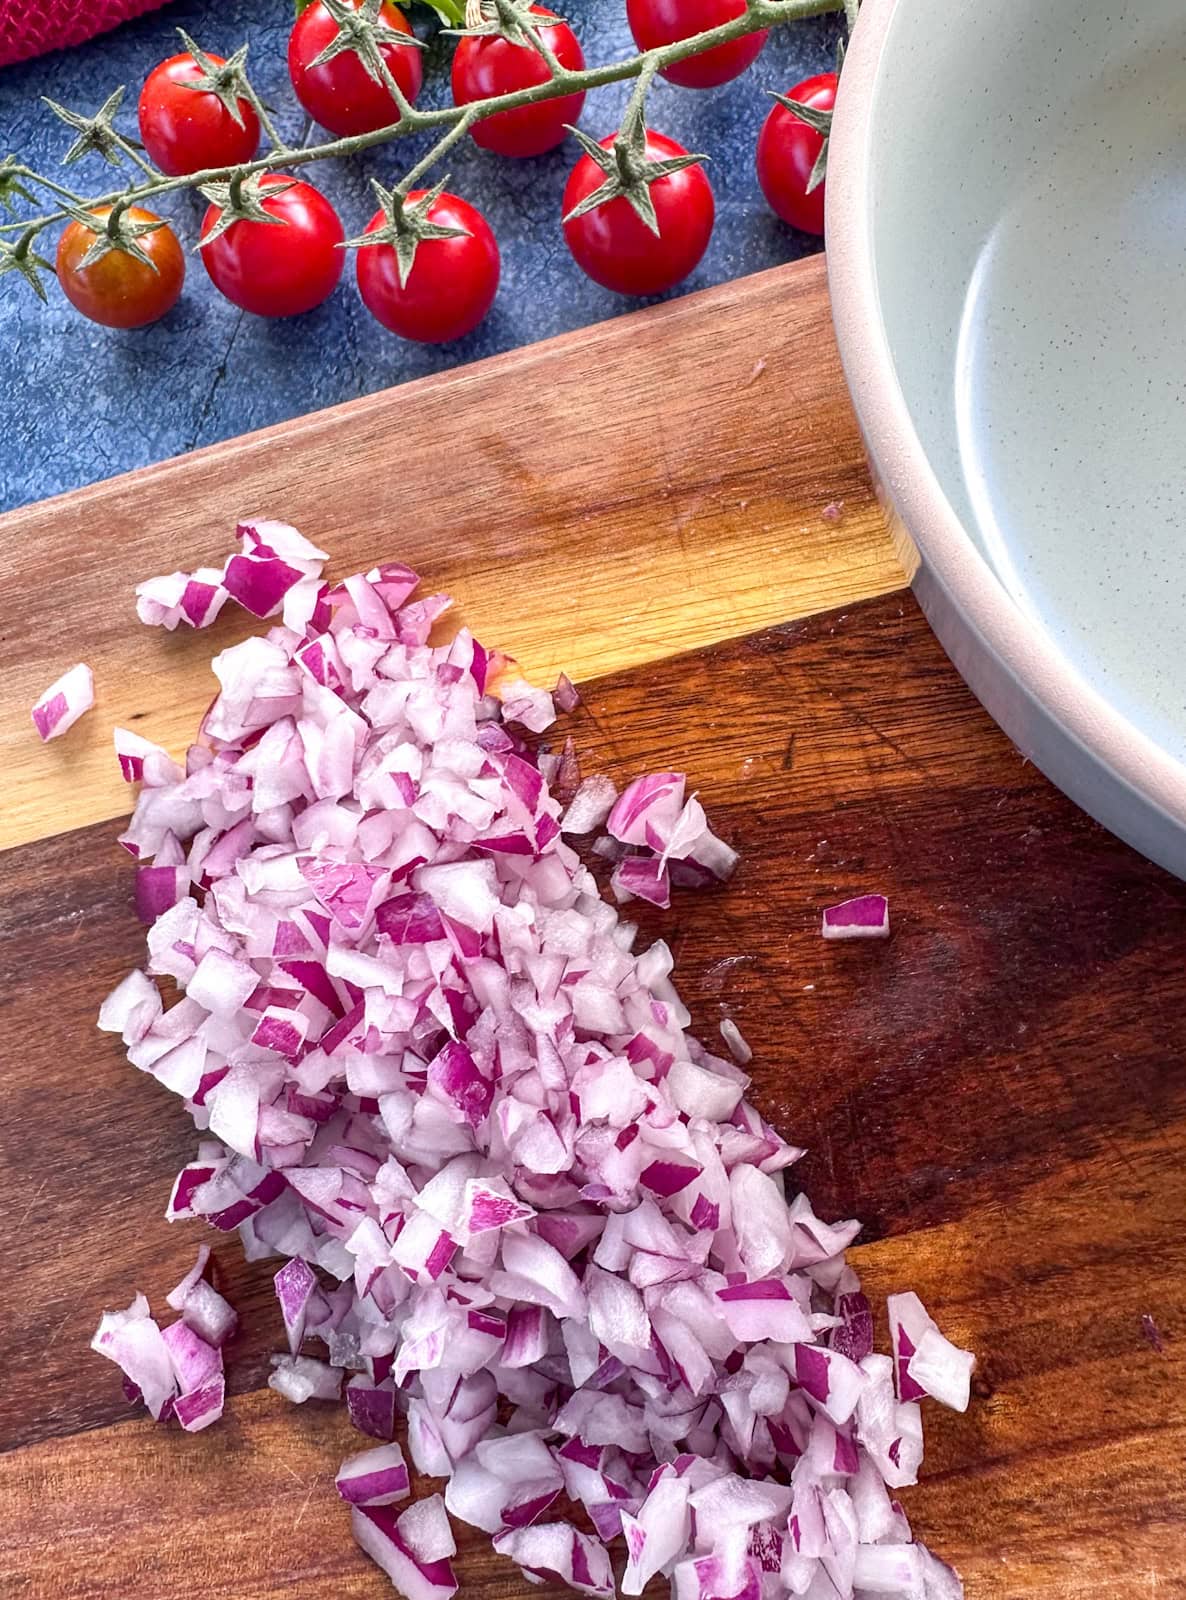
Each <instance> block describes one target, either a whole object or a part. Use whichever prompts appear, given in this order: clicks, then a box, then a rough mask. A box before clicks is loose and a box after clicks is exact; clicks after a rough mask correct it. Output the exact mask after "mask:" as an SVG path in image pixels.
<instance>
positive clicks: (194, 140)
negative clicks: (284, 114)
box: [139, 52, 259, 178]
mask: <svg viewBox="0 0 1186 1600" xmlns="http://www.w3.org/2000/svg"><path fill="white" fill-rule="evenodd" d="M210 59H211V61H213V63H214V65H215V66H216V67H221V66H223V65H224V64H225V63H224V61H223V58H222V56H211V57H210ZM200 76H201V69H200V68H199V66H198V64H197V62H196V61H195V60H194V58H193V56H191V55H190V54H189V53H188V52H187V53H186V54H185V55H180V56H170V57H169V59H168V61H162V62H161V64H160V66H159V67H154V68H153V70H152V71H151V72H150V73H149V75H148V77H147V79H146V80H145V84H144V87H143V89H141V91H140V106H139V113H140V137H141V139H143V141H144V148H145V150H146V151H147V152H148V154H149V156H150V157H151V159H152V160H153V161H154V162H155V163H156V165H157V166H158V167H159V168H160V169H161V171H162V172H164V173H167V174H168V176H169V177H171V178H178V177H181V176H182V174H184V173H187V172H201V171H202V169H203V168H204V167H233V166H237V165H238V164H239V163H240V162H242V161H250V160H251V158H252V156H253V155H254V154H255V152H256V150H257V149H258V148H259V118H258V117H257V116H256V114H255V112H254V111H253V110H252V108H251V106H250V105H249V104H248V102H247V101H246V100H243V99H240V100H239V102H238V105H239V115H240V116H241V117H242V118H243V126H242V127H240V126H239V124H238V123H237V122H236V121H235V119H234V117H232V116H231V114H230V112H229V111H228V110H227V108H226V107H225V106H224V105H223V103H222V101H221V100H220V99H219V98H218V96H217V95H216V94H211V93H210V91H209V90H208V89H187V88H186V87H185V86H186V84H187V83H191V82H192V81H193V80H194V79H195V78H197V77H200Z"/></svg>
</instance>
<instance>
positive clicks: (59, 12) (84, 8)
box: [0, 0, 164, 67]
mask: <svg viewBox="0 0 1186 1600" xmlns="http://www.w3.org/2000/svg"><path fill="white" fill-rule="evenodd" d="M163 4H164V0H0V67H6V66H8V64H9V63H10V62H12V61H25V60H27V59H28V57H29V56H38V55H41V53H42V52H43V51H45V50H62V49H64V48H65V47H66V46H67V45H72V44H82V43H83V41H84V40H86V39H93V38H94V36H95V34H97V33H104V32H105V31H106V30H107V29H108V28H114V27H116V26H117V25H118V24H119V23H121V22H126V21H127V20H128V18H129V17H142V16H143V15H144V13H145V12H146V11H155V10H156V9H157V7H158V6H161V5H163Z"/></svg>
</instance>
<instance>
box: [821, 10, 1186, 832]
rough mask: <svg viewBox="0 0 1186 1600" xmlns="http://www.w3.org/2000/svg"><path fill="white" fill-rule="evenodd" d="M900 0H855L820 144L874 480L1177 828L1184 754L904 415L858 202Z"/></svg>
mask: <svg viewBox="0 0 1186 1600" xmlns="http://www.w3.org/2000/svg"><path fill="white" fill-rule="evenodd" d="M900 3H903V0H864V3H863V5H862V6H861V10H860V15H859V20H858V22H857V26H856V28H855V30H854V32H853V36H852V41H851V43H850V45H849V48H848V51H847V53H846V56H845V61H844V71H843V74H842V78H841V84H840V89H839V92H838V94H837V99H836V109H835V115H834V120H833V124H832V133H831V138H830V140H829V145H828V178H827V194H826V238H827V269H828V286H829V290H830V293H831V299H832V318H833V322H834V325H835V329H836V338H837V343H838V345H839V348H840V356H841V361H842V363H843V366H844V372H845V378H846V380H847V383H848V388H849V393H850V395H851V396H852V401H853V405H854V407H855V409H856V412H857V417H858V420H859V422H860V425H861V431H862V433H863V434H864V437H865V441H866V445H867V448H868V451H869V455H870V458H871V461H872V464H873V467H874V472H875V475H876V476H877V478H878V479H879V489H880V491H881V492H882V493H883V494H885V495H888V497H889V499H890V500H891V502H892V504H893V506H894V508H895V509H896V510H897V512H898V514H899V516H900V517H901V519H902V521H903V523H904V524H905V527H906V529H907V531H908V533H909V535H910V537H911V539H912V540H913V541H914V542H915V544H916V545H917V548H918V554H919V556H920V558H921V562H922V566H923V567H924V568H926V569H927V570H928V571H929V573H930V575H931V576H933V577H934V579H935V580H936V581H937V583H938V585H939V587H940V588H941V589H942V590H943V591H944V593H945V596H946V598H947V599H948V601H949V602H950V604H951V606H952V607H953V608H954V610H955V611H957V612H958V613H959V615H960V618H961V619H962V625H963V626H964V628H965V630H970V631H971V632H972V633H973V634H974V635H975V638H976V643H978V644H979V646H980V648H981V649H982V650H987V651H988V652H989V653H990V654H991V655H993V656H995V657H996V658H997V664H998V666H999V667H1000V668H1002V669H1003V670H1004V672H1005V673H1007V674H1008V675H1009V676H1011V677H1012V678H1014V679H1016V680H1017V681H1018V682H1019V683H1020V684H1021V685H1022V687H1023V688H1024V689H1025V691H1026V692H1027V693H1028V695H1029V696H1030V697H1031V698H1032V699H1033V700H1034V701H1035V702H1036V703H1037V705H1038V707H1039V708H1040V709H1041V710H1042V711H1043V712H1045V714H1046V715H1047V716H1048V717H1050V718H1051V719H1052V720H1053V721H1054V722H1056V723H1057V724H1059V725H1061V727H1062V728H1063V730H1064V731H1065V732H1066V733H1067V734H1069V735H1070V736H1071V737H1072V738H1073V739H1074V740H1075V741H1076V742H1077V743H1078V744H1079V745H1080V746H1081V747H1082V748H1083V749H1084V750H1085V751H1086V752H1087V753H1088V754H1089V755H1090V756H1091V757H1092V758H1093V759H1094V760H1095V761H1096V762H1097V763H1100V764H1102V765H1103V766H1105V767H1106V768H1107V769H1108V770H1109V771H1110V772H1111V774H1112V775H1113V777H1114V778H1116V779H1117V780H1119V782H1120V783H1122V784H1124V785H1125V786H1127V787H1128V788H1129V789H1131V790H1132V791H1134V793H1135V794H1136V795H1138V796H1140V797H1141V798H1142V799H1143V800H1144V802H1145V803H1146V804H1147V805H1152V806H1153V807H1155V808H1156V809H1157V810H1158V811H1160V812H1161V813H1162V815H1163V816H1164V817H1165V819H1166V821H1167V822H1168V823H1169V824H1170V825H1171V827H1172V828H1173V829H1175V830H1176V831H1180V830H1183V829H1186V765H1183V763H1181V762H1179V761H1178V760H1177V759H1176V758H1175V757H1173V756H1171V755H1170V754H1169V753H1168V752H1167V751H1166V750H1164V749H1162V747H1161V746H1160V745H1158V744H1157V743H1156V741H1155V740H1153V739H1152V738H1151V737H1150V736H1149V735H1148V734H1146V733H1143V732H1141V730H1140V729H1138V728H1136V727H1134V726H1133V725H1132V724H1131V723H1130V722H1128V721H1127V720H1126V718H1125V717H1124V716H1123V715H1122V714H1121V713H1120V712H1119V711H1118V710H1117V709H1116V707H1115V706H1113V705H1112V704H1111V702H1110V701H1109V700H1108V699H1107V698H1106V697H1105V696H1104V695H1103V694H1102V693H1101V692H1100V691H1099V690H1097V689H1095V688H1093V686H1092V685H1091V684H1090V683H1088V682H1087V680H1086V679H1085V678H1083V677H1082V676H1081V675H1080V673H1079V672H1078V671H1077V670H1076V669H1075V668H1074V667H1073V666H1072V665H1071V663H1070V662H1069V661H1067V660H1066V658H1065V657H1064V656H1063V655H1062V654H1061V652H1060V651H1059V650H1058V649H1057V647H1056V646H1055V645H1054V644H1053V642H1052V641H1051V640H1050V639H1049V638H1048V637H1047V635H1046V634H1045V633H1044V632H1043V631H1042V630H1041V628H1040V627H1039V625H1038V624H1037V623H1035V622H1033V621H1032V620H1030V619H1029V618H1027V616H1026V615H1025V613H1024V612H1023V611H1022V610H1021V608H1020V607H1019V606H1018V605H1017V603H1016V602H1015V601H1014V600H1013V599H1012V598H1011V597H1010V595H1009V594H1008V592H1007V591H1006V589H1005V587H1004V585H1003V584H1002V583H1001V582H1000V580H999V578H998V577H997V575H996V574H995V573H994V572H993V570H992V568H991V566H990V565H989V563H988V561H987V560H986V559H985V557H984V556H982V555H981V553H980V551H979V550H978V549H977V548H976V545H975V543H974V542H973V540H972V538H971V537H970V536H969V534H968V533H967V532H966V530H965V529H964V526H963V524H962V522H961V521H960V518H959V516H958V515H957V513H956V511H955V508H954V507H953V506H952V504H951V502H950V501H949V500H948V498H947V496H946V494H945V493H944V491H943V489H942V487H941V485H940V483H939V480H938V477H937V476H936V474H935V472H934V469H933V468H932V466H931V464H930V461H929V460H928V458H927V455H926V452H925V450H924V449H923V445H922V442H921V440H920V439H919V437H918V434H917V432H916V430H915V427H914V424H913V422H912V421H911V418H910V414H909V411H908V409H907V406H906V401H905V398H904V396H903V394H902V390H901V387H900V385H899V383H898V378H897V373H896V370H895V367H894V362H893V357H892V354H891V352H890V347H889V339H888V336H887V334H886V329H885V323H884V320H883V318H882V315H881V303H880V296H879V293H878V284H877V279H876V274H875V269H874V263H873V241H872V218H871V208H870V207H869V206H867V205H866V204H865V196H866V195H867V194H868V193H869V192H870V183H871V173H870V164H871V148H870V135H871V128H872V122H873V104H874V96H875V93H876V90H877V87H878V78H879V74H880V68H881V62H882V57H883V55H884V52H885V47H886V42H887V40H888V37H889V32H890V27H891V24H892V21H893V17H894V14H895V12H896V10H897V7H898V5H899V4H900ZM907 3H908V0H907ZM953 25H954V19H953ZM910 576H911V577H913V574H910ZM1025 753H1026V754H1027V755H1031V756H1036V755H1037V752H1035V751H1032V750H1026V752H1025ZM1039 764H1041V763H1040V761H1039Z"/></svg>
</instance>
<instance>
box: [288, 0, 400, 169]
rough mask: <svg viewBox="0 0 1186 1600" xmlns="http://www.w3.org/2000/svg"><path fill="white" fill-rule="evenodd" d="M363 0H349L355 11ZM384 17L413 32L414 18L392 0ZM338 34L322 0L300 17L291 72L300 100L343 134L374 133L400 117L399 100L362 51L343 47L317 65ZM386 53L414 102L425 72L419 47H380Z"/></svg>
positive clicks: (397, 27)
mask: <svg viewBox="0 0 1186 1600" xmlns="http://www.w3.org/2000/svg"><path fill="white" fill-rule="evenodd" d="M361 3H362V0H349V4H350V5H351V6H352V7H353V9H354V10H355V11H357V10H358V9H359V6H360V5H361ZM379 20H380V21H381V22H383V23H385V24H386V26H387V27H388V28H393V29H394V30H395V31H396V32H397V33H406V34H407V35H408V36H409V38H410V37H411V36H412V29H411V27H410V26H409V24H408V19H407V18H406V17H405V16H404V14H403V12H402V11H400V10H398V9H397V8H396V7H395V6H394V5H392V4H391V3H390V0H384V3H383V6H382V9H381V10H380V12H379ZM337 37H338V25H337V23H336V22H335V21H334V19H333V18H332V17H331V16H330V14H329V12H328V11H327V10H326V9H325V7H324V6H323V5H322V4H321V0H313V4H312V5H311V6H308V7H306V9H305V10H304V11H302V12H301V14H300V16H299V17H298V18H297V20H296V25H295V27H294V28H293V30H292V33H291V34H290V35H289V38H288V72H289V76H290V77H291V78H292V86H293V88H294V89H295V90H296V96H297V99H298V100H299V101H300V102H301V104H302V105H303V106H304V108H305V110H306V111H307V112H308V113H309V115H310V116H311V117H312V118H313V120H314V121H315V122H320V124H321V126H322V127H323V128H328V129H329V131H330V132H331V133H336V134H337V136H338V137H339V138H340V139H344V138H348V137H351V136H353V135H354V134H357V133H373V132H374V130H375V129H376V128H386V127H387V126H388V125H389V124H390V123H392V122H398V121H399V111H398V110H397V109H396V104H395V101H394V100H393V99H392V98H391V95H390V93H389V92H388V90H387V88H386V86H385V85H384V84H382V83H376V82H375V80H374V78H372V77H371V75H370V73H369V72H368V71H367V69H366V68H365V67H364V66H363V64H362V59H361V57H360V56H359V55H358V53H357V51H354V50H343V51H342V53H341V54H340V55H336V56H334V57H332V58H331V59H330V60H329V61H326V62H323V63H322V65H321V66H319V67H315V66H313V65H312V63H313V62H314V61H315V60H316V59H317V57H318V56H319V55H320V54H321V52H322V51H323V50H324V49H325V47H326V45H328V44H332V43H333V41H334V40H335V39H336V38H337ZM380 54H381V55H382V57H383V59H384V61H386V63H387V65H388V67H389V68H390V70H391V76H392V77H393V78H394V79H395V81H396V83H398V84H399V86H400V88H401V89H402V90H403V92H404V95H405V97H406V98H407V99H408V100H409V101H414V100H415V98H416V96H417V95H418V94H419V93H420V84H421V81H422V80H423V77H424V72H423V68H422V67H421V65H420V50H419V48H418V46H416V45H414V44H408V45H396V44H385V45H381V46H380Z"/></svg>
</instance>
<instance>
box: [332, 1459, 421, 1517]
mask: <svg viewBox="0 0 1186 1600" xmlns="http://www.w3.org/2000/svg"><path fill="white" fill-rule="evenodd" d="M334 1481H335V1483H336V1484H337V1486H338V1493H339V1494H340V1495H341V1497H342V1499H343V1500H346V1501H348V1502H349V1504H350V1505H352V1506H390V1505H394V1504H395V1502H396V1501H397V1500H405V1499H406V1498H407V1497H408V1495H409V1494H410V1493H411V1487H412V1485H411V1479H410V1477H409V1476H408V1466H407V1462H406V1461H405V1460H404V1453H403V1451H402V1450H401V1449H400V1447H399V1445H397V1444H383V1445H380V1446H379V1447H378V1448H377V1449H375V1450H360V1451H359V1452H358V1453H357V1454H356V1455H352V1456H348V1457H347V1458H346V1460H345V1461H343V1462H342V1465H341V1466H340V1467H339V1468H338V1475H337V1477H336V1479H335V1480H334Z"/></svg>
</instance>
